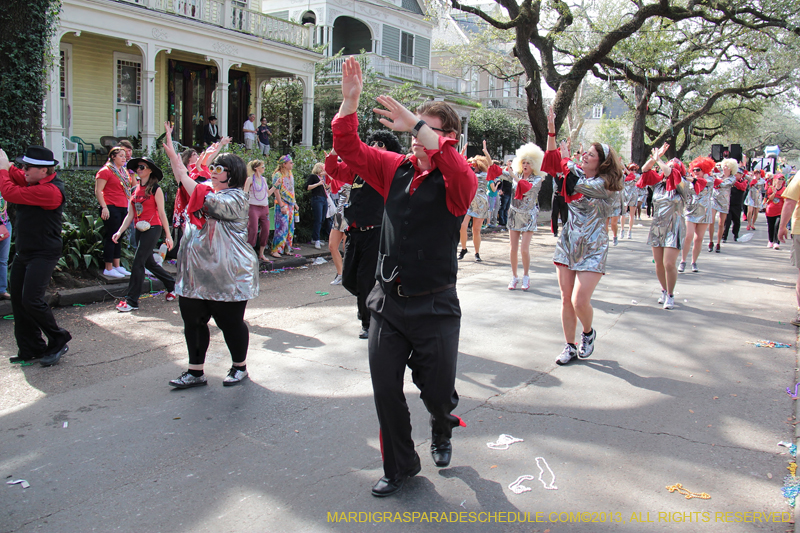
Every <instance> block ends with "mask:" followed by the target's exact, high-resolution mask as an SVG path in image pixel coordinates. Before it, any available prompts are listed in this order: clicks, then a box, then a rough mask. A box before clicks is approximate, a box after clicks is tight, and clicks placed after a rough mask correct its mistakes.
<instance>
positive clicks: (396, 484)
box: [372, 453, 422, 498]
mask: <svg viewBox="0 0 800 533" xmlns="http://www.w3.org/2000/svg"><path fill="white" fill-rule="evenodd" d="M420 471H422V464H421V463H420V460H419V455H417V454H416V453H415V454H414V464H413V466H412V467H411V469H410V470H408V471H407V472H406V473H404V474H398V475H397V476H395V477H394V478H392V479H389V478H388V477H386V476H383V477H382V478H380V479H379V480H378V482H377V483H375V486H373V487H372V495H373V496H375V497H376V498H385V497H386V496H391V495H392V494H397V493H398V492H400V490H401V489H402V488H403V485H404V484H405V482H406V480H407V479H408V478H410V477H414V476H416V475H417V474H419V473H420Z"/></svg>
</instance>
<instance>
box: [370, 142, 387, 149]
mask: <svg viewBox="0 0 800 533" xmlns="http://www.w3.org/2000/svg"><path fill="white" fill-rule="evenodd" d="M372 146H375V147H377V148H386V145H385V144H383V141H375V142H374V143H372Z"/></svg>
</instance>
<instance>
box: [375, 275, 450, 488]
mask: <svg viewBox="0 0 800 533" xmlns="http://www.w3.org/2000/svg"><path fill="white" fill-rule="evenodd" d="M367 304H368V305H369V309H370V311H372V326H371V327H370V329H369V370H370V375H371V377H372V390H373V393H374V395H375V407H376V409H377V411H378V421H379V422H380V428H381V431H380V441H381V453H382V455H383V471H384V474H385V475H386V477H388V478H393V477H395V476H396V475H398V474H403V473H406V472H408V471H409V470H410V469H411V467H412V466H413V464H414V457H415V450H414V441H413V440H412V439H411V415H410V413H409V411H408V404H407V403H406V397H405V395H404V394H403V376H404V374H405V369H406V366H408V367H409V368H410V369H411V377H412V379H413V381H414V384H415V385H416V386H417V388H419V390H420V391H421V394H420V398H421V399H422V401H423V402H424V403H425V407H426V408H427V409H428V412H429V413H430V414H431V420H430V423H431V428H432V430H433V431H434V432H435V433H437V434H439V435H444V436H447V437H451V436H452V429H453V428H454V427H456V426H458V425H460V423H461V419H460V418H458V417H456V416H453V415H451V414H450V413H451V412H452V411H453V409H455V408H456V406H457V405H458V393H456V389H455V379H456V365H457V361H458V335H459V330H460V328H461V308H460V306H459V302H458V296H457V294H456V289H455V287H454V288H451V289H448V290H446V291H443V292H439V293H435V294H428V295H425V296H417V297H410V298H404V297H402V296H399V295H398V294H397V291H392V292H390V293H389V294H385V293H384V289H383V287H382V286H381V285H380V284H378V285H376V286H375V288H374V289H373V290H372V292H371V293H370V295H369V298H368V300H367Z"/></svg>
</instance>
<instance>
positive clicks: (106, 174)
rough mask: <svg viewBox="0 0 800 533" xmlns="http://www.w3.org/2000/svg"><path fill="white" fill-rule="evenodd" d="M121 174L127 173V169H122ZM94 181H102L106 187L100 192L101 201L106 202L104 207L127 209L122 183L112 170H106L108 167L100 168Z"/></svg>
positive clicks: (126, 199) (126, 198)
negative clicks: (101, 195) (111, 206)
mask: <svg viewBox="0 0 800 533" xmlns="http://www.w3.org/2000/svg"><path fill="white" fill-rule="evenodd" d="M122 171H123V172H125V173H127V172H128V170H127V169H124V168H123V169H122ZM94 179H96V180H103V181H105V182H106V186H105V187H103V190H102V191H101V192H102V194H103V199H104V200H105V201H106V205H113V206H114V207H128V197H127V196H126V195H125V189H124V185H123V184H122V181H121V180H120V179H119V176H117V175H116V174H115V173H114V171H113V170H111V169H110V168H108V165H106V166H104V167H103V168H101V169H100V170H99V171H98V172H97V174H96V175H95V177H94Z"/></svg>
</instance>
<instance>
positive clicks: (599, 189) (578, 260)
mask: <svg viewBox="0 0 800 533" xmlns="http://www.w3.org/2000/svg"><path fill="white" fill-rule="evenodd" d="M547 128H548V139H547V153H546V154H545V159H544V163H543V164H542V170H543V171H544V172H547V173H548V174H553V175H554V174H556V173H558V172H561V173H563V174H564V176H565V177H564V186H563V187H562V194H563V195H564V198H565V199H566V201H567V207H568V208H569V216H568V217H567V223H566V224H565V225H564V229H563V231H562V232H561V236H560V237H559V239H558V242H557V243H556V252H555V254H554V256H553V262H554V263H555V264H556V270H557V274H558V286H559V288H560V289H561V327H562V329H563V330H564V340H565V341H566V343H565V346H564V350H563V351H562V352H561V355H559V356H558V358H557V359H556V363H557V364H559V365H565V364H567V363H569V362H570V361H572V360H573V359H575V358H576V357H581V358H586V357H589V356H590V355H592V352H593V351H594V341H595V339H596V338H597V334H596V332H595V330H594V328H593V327H592V319H593V315H594V311H593V309H592V294H593V293H594V289H595V287H597V284H598V283H599V282H600V279H601V278H602V277H603V274H605V271H606V257H607V256H608V233H607V232H606V230H605V223H606V219H607V218H608V217H609V215H610V214H611V212H612V211H613V209H614V207H615V205H616V204H617V203H619V201H620V200H619V197H620V194H621V192H620V191H622V190H623V188H624V185H623V172H624V168H623V167H622V164H621V163H620V160H619V157H618V156H617V154H616V152H614V150H613V149H612V148H611V147H610V146H608V145H607V144H605V143H597V142H595V143H592V144H591V145H590V146H589V149H588V150H587V151H586V152H585V153H584V154H583V159H582V161H581V165H580V166H579V165H577V164H575V162H573V161H572V160H571V159H570V157H569V155H570V150H569V148H570V147H569V145H568V143H566V142H562V143H561V154H560V155H561V157H560V158H559V154H558V151H557V150H556V140H555V136H556V129H555V114H554V113H553V110H552V109H551V110H550V112H549V113H548V116H547ZM579 320H580V322H581V325H582V326H583V330H582V333H581V346H580V349H579V348H578V347H577V346H576V345H575V328H576V327H577V325H578V321H579Z"/></svg>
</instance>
